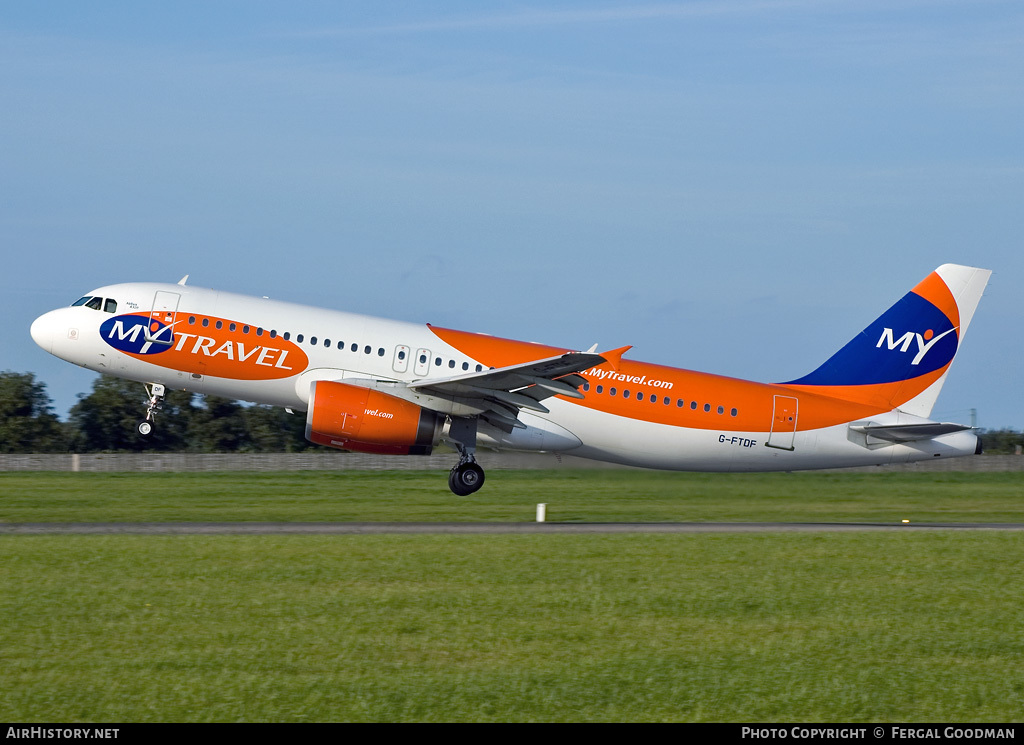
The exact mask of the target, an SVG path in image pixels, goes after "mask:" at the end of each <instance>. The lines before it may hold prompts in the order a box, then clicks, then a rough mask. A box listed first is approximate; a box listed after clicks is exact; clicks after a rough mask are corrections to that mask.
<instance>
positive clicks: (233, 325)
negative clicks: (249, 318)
mask: <svg viewBox="0 0 1024 745" xmlns="http://www.w3.org/2000/svg"><path fill="white" fill-rule="evenodd" d="M237 328H238V326H237V325H235V324H233V323H232V324H231V325H230V326H228V331H234V330H235V329H237Z"/></svg>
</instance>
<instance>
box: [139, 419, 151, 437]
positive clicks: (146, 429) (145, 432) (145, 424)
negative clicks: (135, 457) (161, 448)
mask: <svg viewBox="0 0 1024 745" xmlns="http://www.w3.org/2000/svg"><path fill="white" fill-rule="evenodd" d="M135 431H136V432H138V434H139V437H141V438H143V439H148V438H149V436H150V435H152V434H153V422H151V421H149V420H148V419H143V420H142V421H141V422H139V423H138V425H136V427H135Z"/></svg>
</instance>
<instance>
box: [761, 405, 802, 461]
mask: <svg viewBox="0 0 1024 745" xmlns="http://www.w3.org/2000/svg"><path fill="white" fill-rule="evenodd" d="M798 409H799V401H797V399H795V398H793V397H792V396H776V397H775V406H774V409H773V412H772V429H771V432H770V433H769V434H768V442H767V443H766V444H767V445H768V447H770V448H779V449H780V450H793V449H794V447H793V440H794V438H795V437H796V419H797V412H798Z"/></svg>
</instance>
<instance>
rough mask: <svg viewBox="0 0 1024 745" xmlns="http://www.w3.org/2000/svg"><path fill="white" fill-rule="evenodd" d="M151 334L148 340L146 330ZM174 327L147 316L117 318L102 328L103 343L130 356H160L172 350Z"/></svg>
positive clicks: (109, 320) (107, 322)
mask: <svg viewBox="0 0 1024 745" xmlns="http://www.w3.org/2000/svg"><path fill="white" fill-rule="evenodd" d="M147 327H149V329H150V333H149V336H148V338H147V335H146V328H147ZM173 333H174V329H173V326H168V325H167V324H163V323H160V321H157V320H155V319H154V320H153V321H150V319H149V318H148V317H147V316H115V317H114V318H108V319H107V320H106V321H104V322H103V325H102V326H100V336H102V337H103V341H105V342H106V343H107V344H109V345H110V346H112V347H113V348H114V349H118V350H120V351H122V352H128V354H158V353H160V352H166V351H167V350H168V349H169V348H170V344H171V342H172V340H173V337H172V334H173Z"/></svg>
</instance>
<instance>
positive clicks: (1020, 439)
mask: <svg viewBox="0 0 1024 745" xmlns="http://www.w3.org/2000/svg"><path fill="white" fill-rule="evenodd" d="M981 443H982V446H983V447H984V449H985V452H986V453H988V454H989V455H1001V454H1011V455H1012V454H1014V453H1017V452H1018V448H1019V449H1021V450H1024V432H1018V431H1017V430H1013V429H983V430H981Z"/></svg>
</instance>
